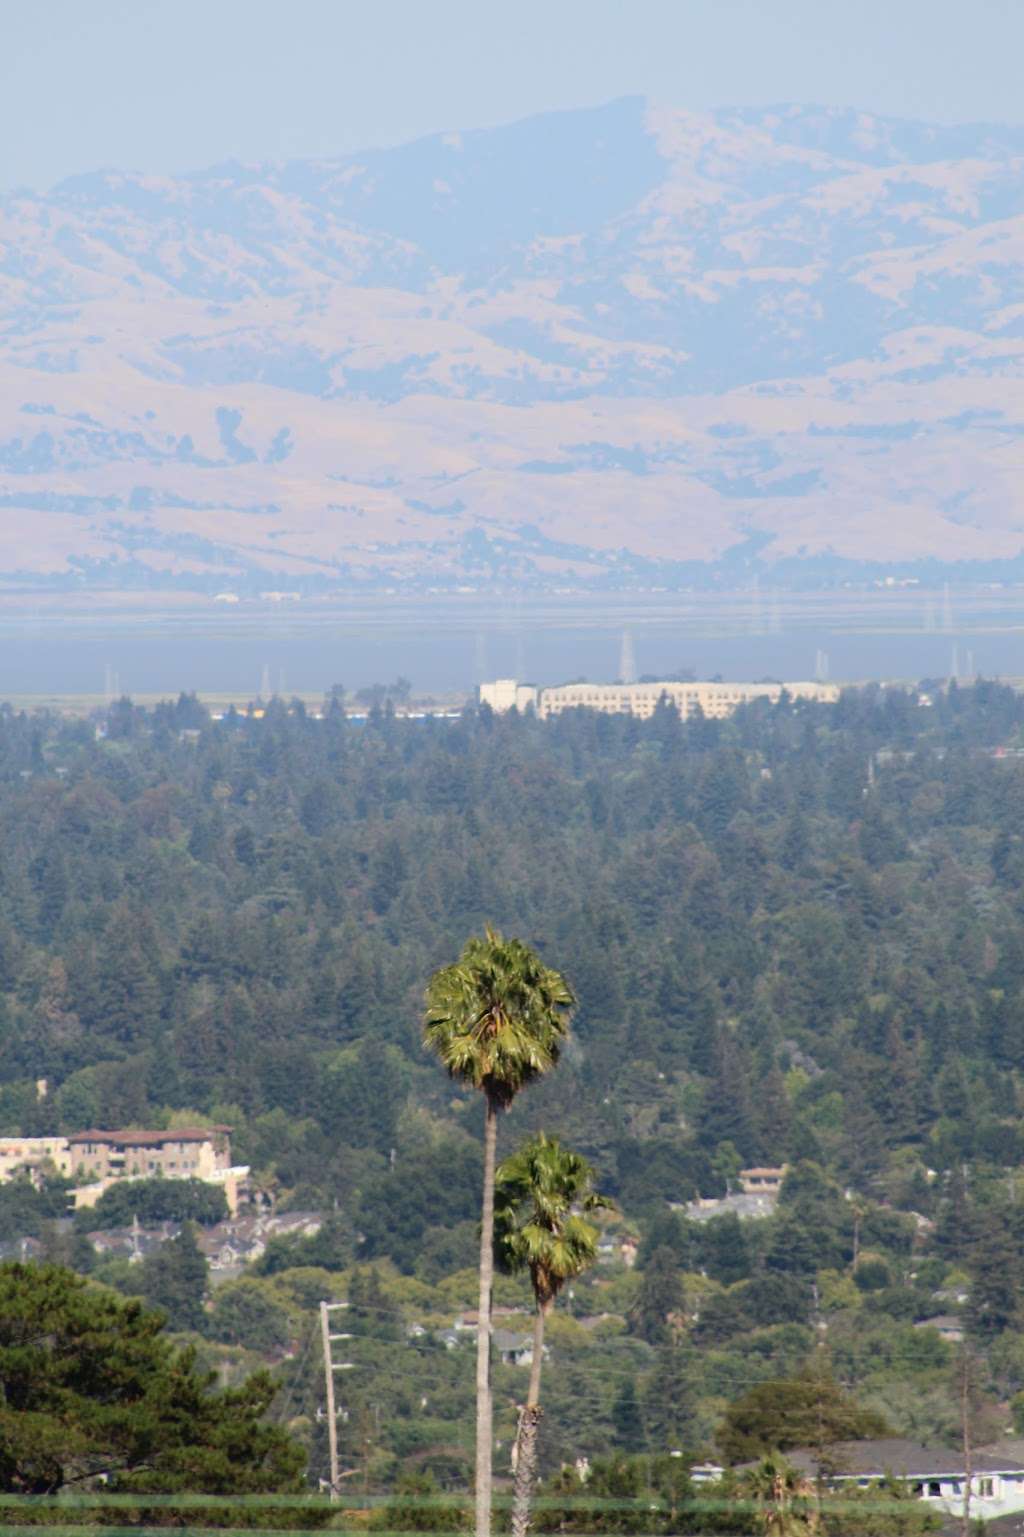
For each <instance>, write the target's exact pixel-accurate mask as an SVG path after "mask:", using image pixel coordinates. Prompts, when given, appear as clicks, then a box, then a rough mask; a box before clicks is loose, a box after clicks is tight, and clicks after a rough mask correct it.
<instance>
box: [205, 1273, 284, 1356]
mask: <svg viewBox="0 0 1024 1537" xmlns="http://www.w3.org/2000/svg"><path fill="white" fill-rule="evenodd" d="M206 1329H207V1333H208V1334H209V1336H210V1338H211V1339H214V1340H220V1341H221V1342H222V1343H223V1344H225V1345H242V1346H244V1347H245V1349H246V1350H256V1351H259V1352H260V1354H261V1355H274V1354H276V1353H278V1352H280V1351H282V1350H284V1349H285V1347H286V1346H287V1344H288V1341H289V1338H290V1335H291V1324H290V1320H289V1317H288V1313H287V1310H286V1309H285V1308H283V1307H282V1306H281V1304H280V1303H279V1302H278V1301H277V1300H276V1299H275V1297H274V1295H273V1293H272V1292H270V1291H269V1290H268V1289H267V1287H266V1285H265V1284H263V1283H261V1282H259V1281H255V1280H241V1281H231V1282H228V1283H227V1285H225V1286H220V1287H218V1288H217V1291H216V1292H215V1294H214V1299H213V1307H212V1308H211V1310H210V1315H209V1319H208V1322H207V1325H206Z"/></svg>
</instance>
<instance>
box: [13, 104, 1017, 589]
mask: <svg viewBox="0 0 1024 1537" xmlns="http://www.w3.org/2000/svg"><path fill="white" fill-rule="evenodd" d="M1022 470H1024V128H999V127H993V126H985V125H980V126H979V125H974V126H964V127H954V128H947V127H936V126H931V125H926V124H920V123H913V122H898V121H888V120H883V119H879V118H875V117H870V116H867V115H864V114H858V113H854V112H839V111H834V110H825V109H817V108H810V107H798V106H782V107H778V108H776V109H771V110H767V109H759V110H756V111H754V110H742V111H741V110H731V111H726V110H723V111H720V112H716V113H712V114H700V113H691V112H686V111H680V110H676V109H669V108H662V107H658V106H655V105H651V104H649V103H647V102H644V101H641V100H639V99H627V100H622V101H617V102H613V103H611V104H609V105H607V106H604V107H600V108H596V109H592V110H587V111H574V112H566V113H558V114H551V115H546V116H542V117H536V118H532V119H528V120H526V121H524V122H521V123H517V124H513V125H511V126H509V127H506V128H501V129H493V130H486V131H478V132H469V133H458V134H445V135H438V136H435V137H432V138H429V139H425V140H422V141H420V142H417V143H413V144H409V145H405V146H402V147H399V148H396V149H388V150H379V151H373V152H369V153H366V154H363V155H358V156H349V157H345V158H339V159H337V160H323V161H303V162H296V163H294V164H287V165H241V164H229V165H221V166H215V167H213V168H211V169H209V170H206V171H202V172H199V173H195V174H191V175H187V176H182V177H179V178H170V177H157V176H149V175H145V174H141V173H139V174H135V173H127V172H112V171H104V172H97V173H96V174H94V175H89V176H79V177H74V178H72V179H70V180H68V181H65V182H63V183H61V184H60V185H58V186H57V187H55V188H54V189H53V190H52V191H50V192H49V193H47V194H36V193H32V192H28V191H16V192H12V193H9V194H7V195H5V196H4V197H3V198H2V199H0V507H2V510H3V516H2V518H0V578H2V579H3V581H4V584H5V585H6V586H7V587H8V588H10V587H11V586H12V585H14V586H17V585H26V586H38V585H39V584H40V583H42V584H47V585H51V586H56V587H65V586H74V587H82V586H83V585H84V586H88V587H94V588H109V587H129V588H131V587H173V588H179V589H191V590H205V591H215V590H217V589H218V588H220V587H224V586H228V587H233V588H236V589H237V590H245V589H251V588H253V587H266V586H268V585H272V584H275V583H277V584H280V583H284V584H286V585H287V586H288V587H289V588H294V589H302V590H309V591H315V590H317V589H321V588H332V589H333V588H339V587H340V588H356V589H359V590H373V589H374V588H393V587H399V588H411V589H416V590H429V589H442V590H444V589H446V588H452V587H456V586H465V585H470V586H473V585H476V586H486V585H488V584H489V583H492V582H495V581H499V582H502V583H507V582H515V583H517V584H519V585H521V586H525V587H530V586H534V587H544V586H556V587H557V586H566V585H568V586H573V587H586V586H594V587H599V588H610V587H622V586H630V585H632V586H647V587H649V586H660V587H673V586H679V585H690V584H694V583H704V584H707V583H729V584H735V583H738V582H743V581H746V580H749V579H750V577H751V576H752V575H753V574H755V573H756V574H758V575H759V576H763V577H764V579H765V580H768V581H772V580H775V581H785V582H810V581H821V580H837V579H842V578H844V577H849V578H852V579H860V578H863V577H865V576H870V575H872V574H875V575H877V574H878V573H880V572H883V571H884V572H886V573H890V572H897V573H904V574H907V573H914V574H919V575H924V576H925V577H927V576H929V575H931V576H937V575H943V576H948V575H950V574H953V575H954V576H955V575H967V576H991V575H995V574H999V575H1003V574H1006V573H1007V572H1010V573H1020V572H1024V557H1022V551H1024V494H1022V491H1021V485H1022V474H1021V472H1022Z"/></svg>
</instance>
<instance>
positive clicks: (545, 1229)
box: [494, 1132, 614, 1303]
mask: <svg viewBox="0 0 1024 1537" xmlns="http://www.w3.org/2000/svg"><path fill="white" fill-rule="evenodd" d="M593 1179H594V1171H593V1169H592V1168H591V1167H590V1165H589V1163H587V1161H586V1159H585V1158H582V1157H581V1156H580V1155H579V1153H574V1152H572V1151H571V1150H570V1149H569V1148H566V1147H563V1146H562V1144H561V1143H560V1142H559V1141H558V1139H557V1138H556V1137H548V1136H547V1135H546V1134H545V1133H544V1132H540V1133H538V1135H537V1136H536V1137H533V1138H531V1139H530V1141H528V1142H526V1143H524V1144H523V1146H522V1147H521V1148H520V1149H519V1150H518V1152H515V1153H513V1154H512V1156H511V1157H510V1158H507V1159H506V1160H505V1161H504V1163H502V1164H501V1166H500V1167H499V1169H498V1171H497V1175H496V1178H495V1186H494V1231H495V1249H496V1253H497V1256H498V1260H499V1263H500V1264H501V1265H502V1266H503V1268H504V1269H506V1270H510V1271H516V1270H529V1272H530V1278H531V1281H532V1283H533V1289H534V1293H535V1295H536V1297H537V1300H538V1303H542V1302H547V1301H550V1300H551V1298H553V1297H555V1296H556V1295H557V1294H558V1292H559V1291H560V1290H561V1288H562V1287H563V1286H564V1285H565V1283H566V1281H569V1280H572V1279H573V1278H574V1277H575V1276H578V1275H581V1274H582V1273H583V1271H584V1270H586V1269H588V1268H589V1266H591V1265H592V1264H593V1263H594V1260H595V1259H596V1257H597V1239H598V1229H597V1228H596V1227H595V1226H594V1224H593V1223H592V1222H588V1221H587V1220H586V1217H585V1216H584V1215H583V1213H584V1212H593V1211H596V1210H597V1209H599V1208H601V1207H604V1208H606V1209H609V1210H614V1202H612V1201H610V1200H609V1199H608V1198H607V1197H606V1196H602V1195H600V1194H599V1193H598V1192H597V1191H596V1190H595V1189H594V1185H593Z"/></svg>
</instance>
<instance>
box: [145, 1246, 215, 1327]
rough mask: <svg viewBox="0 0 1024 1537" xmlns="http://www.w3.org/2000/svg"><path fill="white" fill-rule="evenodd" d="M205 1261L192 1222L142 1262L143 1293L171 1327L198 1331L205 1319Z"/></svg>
mask: <svg viewBox="0 0 1024 1537" xmlns="http://www.w3.org/2000/svg"><path fill="white" fill-rule="evenodd" d="M206 1276H207V1272H206V1260H205V1259H204V1257H203V1254H202V1251H201V1250H200V1248H199V1245H198V1244H197V1242H196V1230H195V1228H194V1226H193V1225H192V1223H191V1222H186V1223H184V1224H183V1226H182V1229H181V1232H180V1233H179V1234H178V1235H177V1237H176V1238H171V1239H169V1240H168V1241H167V1243H165V1244H161V1246H160V1248H159V1249H157V1250H156V1251H155V1253H153V1254H150V1255H147V1257H146V1259H145V1260H143V1263H142V1286H143V1296H144V1297H145V1299H146V1301H147V1302H148V1303H149V1304H150V1306H152V1307H158V1308H162V1309H163V1311H164V1312H165V1313H166V1314H167V1321H168V1323H169V1325H170V1327H171V1328H172V1329H182V1330H185V1329H188V1330H192V1331H194V1332H196V1333H201V1332H202V1330H203V1326H204V1324H205V1322H206V1313H205V1311H204V1308H203V1302H204V1300H205V1297H206Z"/></svg>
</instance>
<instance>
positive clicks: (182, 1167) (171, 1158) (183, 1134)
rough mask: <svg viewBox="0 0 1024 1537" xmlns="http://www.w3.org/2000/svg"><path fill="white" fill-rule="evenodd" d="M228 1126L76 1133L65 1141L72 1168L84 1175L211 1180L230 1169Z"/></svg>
mask: <svg viewBox="0 0 1024 1537" xmlns="http://www.w3.org/2000/svg"><path fill="white" fill-rule="evenodd" d="M230 1132H231V1128H230V1127H229V1126H206V1127H198V1128H192V1127H180V1126H176V1127H173V1128H171V1129H170V1130H169V1131H79V1132H76V1133H75V1134H74V1136H73V1137H69V1138H68V1139H67V1145H68V1147H69V1149H70V1151H71V1162H72V1172H73V1173H74V1174H80V1175H83V1176H84V1177H85V1178H87V1179H94V1180H107V1179H120V1178H123V1177H125V1176H127V1177H128V1178H135V1179H140V1178H141V1179H147V1178H162V1179H205V1180H208V1179H215V1178H216V1176H217V1175H218V1174H221V1173H225V1172H226V1171H227V1170H229V1169H230V1168H231V1139H230Z"/></svg>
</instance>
